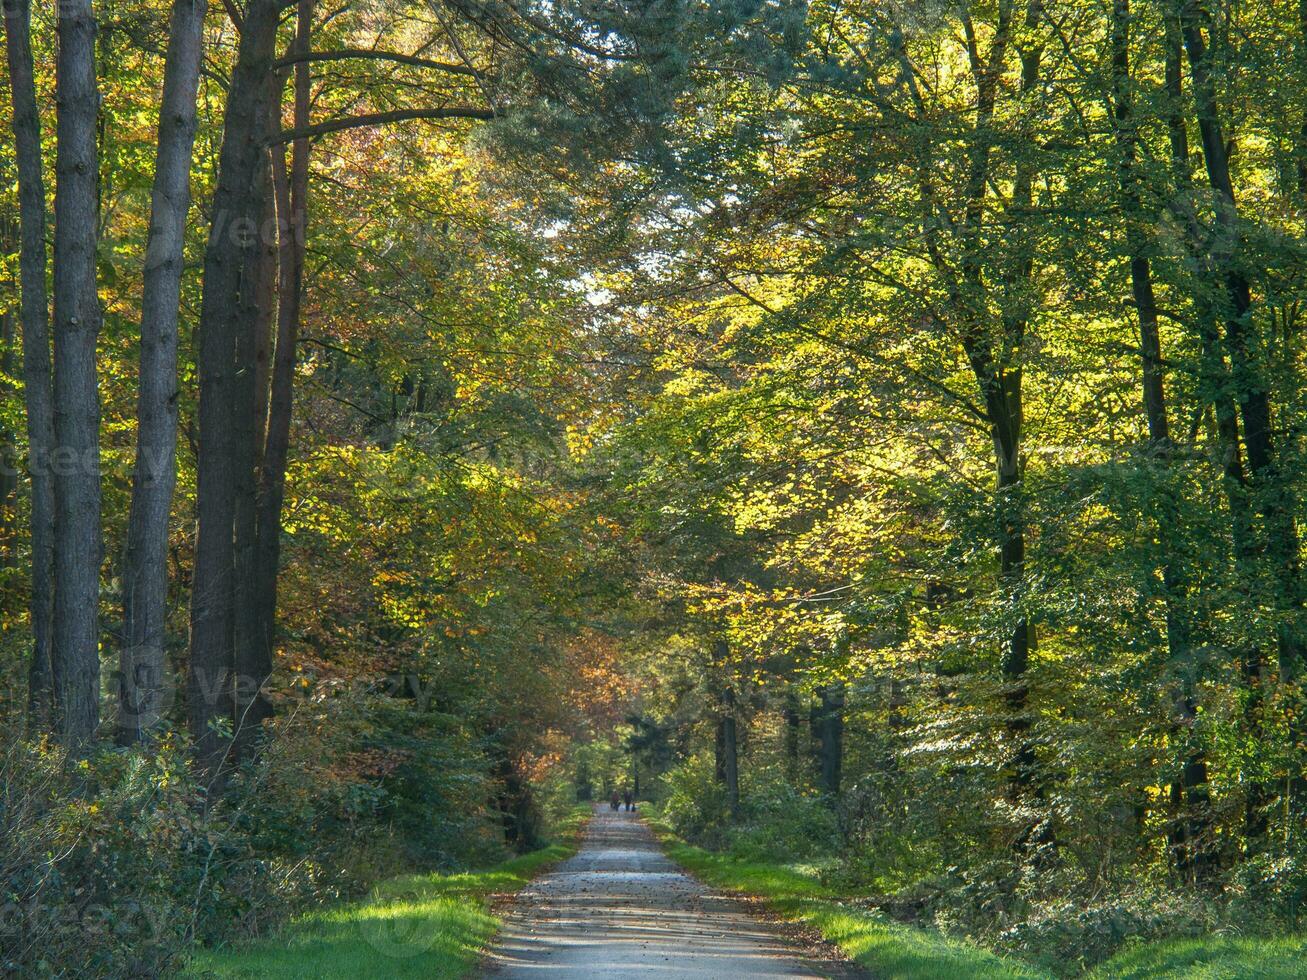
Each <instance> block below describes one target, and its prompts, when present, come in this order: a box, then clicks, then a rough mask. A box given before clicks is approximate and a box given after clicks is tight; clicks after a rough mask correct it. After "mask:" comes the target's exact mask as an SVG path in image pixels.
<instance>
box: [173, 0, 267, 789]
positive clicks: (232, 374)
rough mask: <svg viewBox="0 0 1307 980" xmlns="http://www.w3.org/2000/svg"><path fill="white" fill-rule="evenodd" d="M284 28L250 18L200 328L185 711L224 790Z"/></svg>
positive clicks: (257, 2) (259, 7)
mask: <svg viewBox="0 0 1307 980" xmlns="http://www.w3.org/2000/svg"><path fill="white" fill-rule="evenodd" d="M277 21H278V4H277V3H276V0H251V3H250V4H249V6H248V8H247V9H246V11H245V16H244V22H243V26H242V30H241V39H240V45H239V48H238V49H237V56H236V64H235V67H234V68H233V70H232V76H231V84H230V87H229V89H228V94H227V109H226V115H225V119H224V126H223V138H222V149H221V152H220V155H219V164H218V183H217V188H216V189H215V191H214V197H213V208H212V215H213V219H212V220H213V226H212V229H211V233H210V235H209V242H208V245H207V247H206V249H205V256H204V289H203V294H202V299H201V308H200V326H199V333H200V339H199V363H198V367H199V377H200V403H199V460H198V465H197V480H198V488H197V494H196V505H195V517H196V535H195V575H194V583H193V586H192V595H191V662H190V671H189V675H188V679H187V711H188V716H189V722H190V727H191V733H192V736H193V738H194V740H195V744H196V755H197V760H198V761H199V763H200V765H201V767H202V768H203V769H205V770H206V771H207V772H208V774H209V776H210V779H211V783H212V785H214V786H215V788H216V789H219V790H220V789H221V785H222V769H223V763H224V761H225V760H226V758H227V754H228V749H229V745H228V742H227V740H226V738H225V737H224V736H223V734H222V733H221V732H219V731H217V730H215V723H216V722H218V721H220V720H221V721H224V722H225V723H227V724H234V719H233V717H232V711H233V701H232V698H233V683H234V677H233V675H234V673H235V654H234V636H233V614H234V609H233V606H234V586H235V583H234V572H235V546H234V522H235V517H236V514H235V510H236V481H237V475H236V472H235V464H236V456H237V453H236V444H235V426H236V421H237V412H238V411H241V410H242V408H243V410H245V411H250V410H251V409H252V406H241V405H240V404H239V402H238V393H239V389H240V385H239V382H238V379H237V377H236V356H237V352H236V345H237V341H238V338H239V336H240V331H241V329H242V323H241V315H242V310H243V309H244V307H243V305H242V303H241V302H240V299H241V295H242V280H243V278H244V277H246V276H247V275H248V270H249V269H251V268H252V267H253V265H252V263H251V262H250V261H249V258H250V255H251V254H252V253H253V252H254V251H255V250H257V249H258V247H259V228H258V222H259V216H260V213H261V210H262V205H263V195H262V194H261V193H259V190H258V187H257V182H258V177H259V168H260V167H262V166H264V165H265V162H266V159H267V156H266V149H265V145H266V134H267V127H268V114H269V112H270V111H271V110H272V107H271V103H272V101H273V95H274V94H275V73H274V72H273V70H272V64H273V57H274V54H275V46H276V34H277Z"/></svg>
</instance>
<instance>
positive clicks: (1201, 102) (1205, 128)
mask: <svg viewBox="0 0 1307 980" xmlns="http://www.w3.org/2000/svg"><path fill="white" fill-rule="evenodd" d="M1203 16H1204V15H1203V12H1202V11H1201V9H1200V8H1199V7H1198V5H1197V4H1196V3H1195V2H1194V0H1183V6H1182V9H1181V12H1180V17H1179V32H1180V36H1181V38H1182V40H1183V44H1184V49H1185V53H1186V54H1187V56H1188V59H1189V71H1190V79H1191V81H1192V83H1193V95H1194V107H1195V114H1196V116H1197V121H1198V132H1199V135H1200V137H1201V140H1202V145H1203V161H1204V164H1205V169H1206V171H1207V179H1208V184H1209V186H1210V187H1211V189H1212V191H1213V192H1214V195H1215V199H1216V200H1215V228H1214V232H1213V236H1212V241H1211V248H1210V250H1209V251H1210V255H1211V262H1212V266H1213V271H1214V272H1216V273H1217V274H1218V275H1219V277H1220V279H1221V281H1222V282H1223V285H1224V291H1225V296H1224V303H1225V309H1224V311H1223V313H1224V320H1225V332H1224V341H1225V347H1226V350H1227V351H1228V353H1229V357H1230V366H1231V371H1230V374H1231V378H1232V380H1233V382H1234V388H1235V398H1236V399H1237V401H1238V406H1239V414H1240V416H1241V418H1242V421H1243V440H1244V446H1245V448H1246V450H1247V458H1248V470H1249V473H1250V475H1251V478H1252V479H1251V481H1249V482H1248V487H1249V489H1250V490H1251V491H1252V493H1251V497H1252V503H1253V507H1254V508H1255V510H1256V511H1257V512H1258V513H1260V514H1261V516H1262V521H1263V525H1264V529H1263V535H1264V538H1265V544H1266V547H1265V551H1264V554H1265V558H1264V561H1265V562H1266V563H1267V564H1268V565H1269V567H1268V568H1267V571H1269V573H1270V574H1271V576H1272V577H1273V580H1274V581H1275V583H1276V592H1277V594H1276V595H1275V597H1274V599H1275V603H1276V605H1277V606H1278V607H1279V609H1280V611H1281V613H1282V617H1281V624H1280V626H1279V628H1278V630H1277V637H1276V639H1277V648H1278V653H1279V674H1280V681H1281V683H1283V684H1287V685H1294V687H1293V690H1294V693H1295V695H1297V696H1298V698H1300V697H1301V694H1300V692H1298V690H1297V687H1296V685H1297V683H1298V679H1299V675H1300V674H1301V671H1302V667H1303V662H1304V658H1305V657H1307V645H1305V644H1304V641H1303V636H1302V629H1301V618H1302V605H1303V594H1302V583H1301V568H1300V562H1299V555H1298V552H1299V536H1298V527H1297V522H1296V519H1295V517H1294V511H1293V503H1292V501H1291V499H1290V497H1289V493H1288V488H1287V487H1286V485H1285V481H1284V479H1283V474H1281V472H1280V469H1279V465H1278V461H1277V458H1276V452H1275V446H1274V439H1273V437H1272V432H1271V400H1270V391H1269V387H1268V385H1267V383H1266V381H1265V379H1264V378H1263V377H1262V373H1261V371H1260V370H1259V369H1258V367H1257V364H1256V356H1255V355H1254V353H1253V351H1252V350H1251V348H1250V343H1249V336H1248V334H1249V330H1250V328H1251V326H1252V323H1251V310H1252V290H1251V287H1250V284H1249V281H1248V278H1247V275H1246V273H1245V272H1244V270H1243V269H1242V268H1241V266H1240V253H1241V237H1242V231H1241V228H1240V218H1239V211H1238V203H1237V201H1236V198H1235V193H1234V184H1233V181H1232V179H1231V176H1230V163H1229V153H1228V150H1227V147H1226V142H1225V134H1224V131H1223V128H1222V126H1221V123H1220V117H1219V112H1218V108H1217V100H1216V86H1215V82H1214V80H1213V78H1212V75H1211V65H1210V51H1209V49H1208V48H1207V44H1206V41H1205V39H1204V37H1203V33H1202V24H1203ZM1218 417H1219V416H1218ZM1225 424H1226V427H1227V431H1228V432H1229V434H1228V435H1227V439H1229V438H1234V439H1237V424H1236V423H1234V422H1233V421H1227V422H1226V423H1225ZM1230 430H1233V431H1230ZM1227 455H1228V450H1227ZM1248 526H1249V530H1248V531H1247V532H1246V533H1247V534H1248V536H1249V538H1251V536H1252V531H1251V522H1250V521H1249V522H1248ZM1242 550H1243V552H1244V554H1245V556H1246V560H1247V561H1249V562H1251V561H1253V560H1254V559H1255V556H1256V555H1257V551H1258V549H1257V545H1256V543H1255V542H1254V541H1252V540H1250V541H1249V542H1248V544H1247V545H1246V546H1245V547H1244V548H1243V549H1242ZM1245 675H1246V676H1247V677H1248V679H1249V683H1250V694H1249V696H1250V699H1251V700H1252V701H1253V704H1254V706H1255V707H1254V710H1255V711H1259V710H1260V708H1261V695H1260V692H1259V691H1258V690H1257V688H1258V687H1260V685H1261V684H1262V683H1263V679H1262V676H1261V675H1262V669H1261V663H1260V656H1259V657H1258V661H1257V662H1256V663H1251V662H1247V661H1246V662H1245ZM1298 707H1299V706H1298V705H1295V710H1292V711H1291V712H1290V724H1289V728H1290V740H1291V744H1293V745H1300V744H1302V743H1303V740H1304V738H1305V737H1307V732H1305V731H1304V722H1303V720H1302V719H1301V718H1300V717H1299V716H1298V715H1299V712H1298V710H1297V708H1298ZM1303 790H1304V781H1303V778H1302V775H1301V773H1300V772H1299V771H1298V767H1295V771H1294V772H1293V773H1292V776H1291V780H1290V792H1291V796H1292V797H1293V802H1294V804H1295V806H1296V805H1297V804H1298V803H1299V802H1300V799H1301V797H1302V796H1303ZM1256 795H1257V796H1258V797H1261V800H1260V802H1258V803H1257V804H1254V802H1253V801H1252V800H1250V805H1249V825H1250V826H1249V829H1250V832H1253V833H1252V836H1254V837H1259V836H1261V833H1264V831H1265V826H1266V817H1265V814H1264V808H1265V797H1266V795H1267V794H1266V793H1265V791H1264V790H1260V791H1258V793H1257V794H1256ZM1258 811H1261V812H1262V815H1261V816H1255V815H1254V814H1255V813H1256V812H1258Z"/></svg>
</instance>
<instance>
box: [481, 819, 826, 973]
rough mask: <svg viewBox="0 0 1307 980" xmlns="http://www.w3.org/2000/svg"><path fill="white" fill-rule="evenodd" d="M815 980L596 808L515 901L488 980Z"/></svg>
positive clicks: (648, 839) (796, 959) (771, 937)
mask: <svg viewBox="0 0 1307 980" xmlns="http://www.w3.org/2000/svg"><path fill="white" fill-rule="evenodd" d="M631 974H636V975H638V976H656V977H669V978H670V977H702V978H710V977H711V978H716V977H814V978H815V977H823V976H827V975H828V974H827V973H826V972H824V971H823V970H821V969H820V968H819V967H818V965H816V964H813V963H809V962H806V961H805V960H804V959H803V958H802V955H801V954H799V953H797V952H796V951H795V950H794V948H793V947H792V946H790V945H789V944H788V943H787V942H786V941H785V940H784V939H782V938H781V937H780V936H778V935H777V934H776V933H775V932H774V931H773V930H772V929H770V928H769V927H768V925H767V924H766V923H765V922H762V921H761V920H759V919H757V918H755V917H753V916H751V915H749V914H748V913H747V912H745V911H744V910H743V909H742V908H741V906H740V904H739V903H738V902H736V901H734V900H732V899H730V898H728V897H726V896H724V895H720V894H716V893H715V892H714V891H713V890H711V889H709V888H708V887H706V886H705V885H703V884H701V883H699V882H698V881H695V880H694V879H693V878H691V877H689V876H688V875H685V874H682V873H681V872H680V871H679V870H677V867H676V865H674V864H673V863H672V862H671V860H669V859H668V858H667V857H666V856H665V855H664V854H663V852H662V850H661V849H660V848H659V847H658V844H657V842H656V841H655V840H654V837H653V835H652V834H651V833H650V832H649V829H648V828H647V827H646V826H645V825H644V824H643V823H641V822H640V820H639V819H638V818H637V816H636V814H634V813H626V812H618V813H613V812H612V811H611V810H609V808H608V807H607V805H604V806H603V807H602V808H596V810H595V816H594V819H592V820H591V821H590V825H589V826H588V827H587V829H586V835H585V840H584V843H583V844H582V846H581V850H580V851H579V852H577V854H576V855H575V856H574V857H572V858H570V859H568V860H567V861H565V862H563V863H562V864H560V865H559V866H558V867H557V868H556V869H555V870H554V871H553V872H551V873H549V874H546V875H543V876H542V877H540V878H538V879H537V880H536V881H534V882H533V883H532V884H531V885H529V886H528V887H527V888H526V889H525V890H524V891H523V892H521V893H520V894H519V896H518V897H517V900H516V902H515V903H514V904H513V907H512V908H511V909H510V910H509V911H508V913H507V914H506V916H505V919H504V930H503V932H502V933H501V934H500V937H499V941H498V943H497V945H496V946H495V948H494V949H493V950H491V952H490V955H489V958H488V964H487V970H486V976H487V977H491V978H495V980H532V978H538V977H567V978H569V980H587V978H596V977H604V978H605V980H624V978H625V977H627V976H630V975H631Z"/></svg>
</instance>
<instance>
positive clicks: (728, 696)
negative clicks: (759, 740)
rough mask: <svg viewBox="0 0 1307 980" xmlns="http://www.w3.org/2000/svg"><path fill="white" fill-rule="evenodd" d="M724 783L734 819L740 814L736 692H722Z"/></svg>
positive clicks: (722, 763) (727, 803) (727, 690)
mask: <svg viewBox="0 0 1307 980" xmlns="http://www.w3.org/2000/svg"><path fill="white" fill-rule="evenodd" d="M720 724H721V745H722V761H721V772H722V784H723V786H725V788H726V805H727V807H729V808H730V812H731V817H732V819H734V818H736V817H738V816H739V815H740V741H739V729H738V727H737V722H736V718H735V692H733V691H732V690H731V689H730V688H729V687H728V688H726V689H725V690H724V691H723V692H722V705H721V719H720Z"/></svg>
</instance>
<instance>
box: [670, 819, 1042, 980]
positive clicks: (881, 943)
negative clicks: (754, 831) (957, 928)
mask: <svg viewBox="0 0 1307 980" xmlns="http://www.w3.org/2000/svg"><path fill="white" fill-rule="evenodd" d="M649 823H650V826H651V827H652V828H653V830H654V832H655V833H656V834H657V835H658V838H659V840H660V841H661V842H662V844H663V846H664V847H665V848H666V850H667V854H668V856H669V857H671V859H672V860H673V861H675V862H676V863H677V864H679V865H681V867H683V868H685V869H686V870H687V871H689V872H690V873H691V874H693V875H694V876H695V877H697V878H699V879H700V880H701V881H705V882H707V883H708V884H710V885H713V886H714V887H717V888H725V889H727V890H730V891H735V892H740V893H742V894H746V895H753V896H756V897H758V898H761V899H763V901H764V902H765V903H766V905H767V907H768V908H769V909H771V910H772V911H773V912H775V913H776V914H778V915H780V916H781V917H782V918H784V919H787V920H789V921H791V922H798V923H801V924H802V925H804V926H807V927H808V928H810V929H814V930H815V931H817V932H819V933H821V935H822V936H823V937H824V938H825V939H826V940H827V941H828V942H830V943H833V944H834V945H836V946H838V947H839V948H840V949H841V950H842V951H843V952H844V954H845V955H846V956H848V957H849V959H851V960H853V961H854V962H856V963H857V964H858V965H859V966H862V967H864V968H865V969H866V970H867V971H868V972H869V973H870V974H871V975H872V976H874V977H877V978H887V980H888V978H895V980H941V978H954V977H968V978H974V980H1026V978H1032V977H1035V978H1044V977H1047V974H1043V973H1040V972H1038V971H1037V970H1034V969H1032V968H1030V967H1027V966H1025V965H1024V964H1021V963H1016V962H1014V961H1012V960H1008V959H1004V958H1003V957H1000V956H997V955H995V954H994V953H991V952H989V951H988V950H984V949H981V948H979V947H977V946H973V945H970V944H968V943H965V942H961V941H959V940H955V939H950V938H949V937H947V936H944V935H943V934H941V933H938V932H933V931H930V930H926V929H916V928H913V927H911V926H905V925H901V924H900V923H897V922H892V921H890V920H889V919H886V918H885V917H884V916H881V915H879V914H878V913H876V912H872V911H868V910H866V909H860V908H855V907H853V906H851V905H848V904H845V903H843V902H841V901H840V898H839V896H838V895H836V894H835V893H834V892H832V891H831V890H830V889H829V888H827V887H826V886H825V885H823V884H822V883H821V882H820V881H819V880H818V879H817V878H816V877H815V876H813V875H808V874H804V873H803V872H801V871H799V870H796V869H794V868H790V867H787V866H785V865H777V864H761V863H757V862H753V861H744V860H741V859H739V858H736V857H732V856H731V855H728V854H714V853H712V852H711V851H705V850H703V849H702V848H699V847H695V846H693V845H691V844H687V843H685V841H683V840H681V839H680V838H679V837H677V836H675V835H674V834H673V833H672V832H671V831H670V830H669V829H668V828H667V827H666V826H665V825H662V824H660V823H659V822H658V821H657V820H650V822H649Z"/></svg>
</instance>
